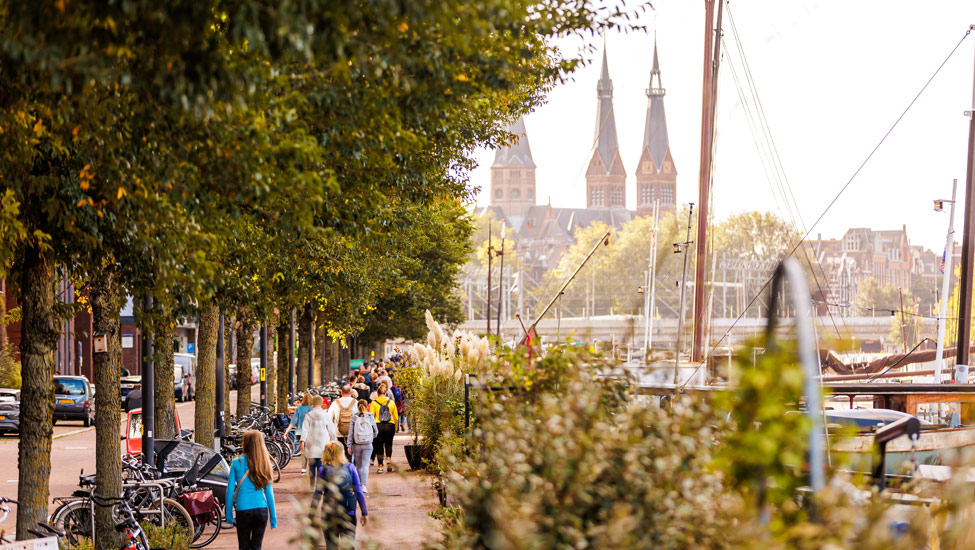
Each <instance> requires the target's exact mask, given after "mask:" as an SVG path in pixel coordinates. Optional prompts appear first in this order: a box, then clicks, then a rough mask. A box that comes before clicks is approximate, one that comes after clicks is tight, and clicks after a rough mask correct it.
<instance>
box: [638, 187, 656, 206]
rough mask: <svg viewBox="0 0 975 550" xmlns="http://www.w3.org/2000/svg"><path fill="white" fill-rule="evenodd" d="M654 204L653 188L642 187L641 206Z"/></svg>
mask: <svg viewBox="0 0 975 550" xmlns="http://www.w3.org/2000/svg"><path fill="white" fill-rule="evenodd" d="M651 203H653V186H652V185H644V186H642V187H640V204H651Z"/></svg>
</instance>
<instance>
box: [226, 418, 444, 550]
mask: <svg viewBox="0 0 975 550" xmlns="http://www.w3.org/2000/svg"><path fill="white" fill-rule="evenodd" d="M409 441H410V438H409V436H407V435H397V436H396V439H395V441H394V445H393V463H394V464H395V465H396V466H397V469H396V471H395V472H393V473H384V474H377V473H376V468H375V466H373V467H372V468H371V472H370V474H369V483H368V488H369V494H368V495H367V497H366V505H367V506H368V507H369V522H368V524H367V525H366V527H364V528H363V527H359V532H358V533H357V537H356V538H357V540H359V541H367V542H365V543H364V544H363V546H364V547H365V546H366V545H367V544H368V545H373V546H370V547H372V548H375V547H379V548H389V549H391V550H392V549H395V550H420V549H422V548H424V547H425V544H426V543H428V542H430V541H431V540H432V539H431V537H434V536H436V534H437V533H438V532H439V523H438V522H437V520H435V519H433V518H431V517H430V515H429V512H432V511H433V510H435V509H436V506H437V502H436V494H435V492H434V490H433V488H432V486H431V485H430V477H429V476H426V475H424V474H419V473H416V472H411V471H409V466H408V465H407V463H406V456H405V455H404V454H403V445H404V444H406V443H409ZM274 497H275V499H274V500H275V505H276V507H277V514H278V528H277V529H273V530H268V531H267V533H266V534H265V536H264V548H267V549H269V550H271V549H277V548H290V547H292V545H291V544H290V543H291V541H292V540H294V539H295V538H297V536H298V534H299V533H300V531H301V525H300V514H301V512H300V511H299V510H300V509H302V508H303V506H304V505H306V504H307V500H308V497H309V491H308V480H307V477H306V476H302V475H301V460H300V459H295V460H292V461H291V464H289V465H288V467H287V468H285V470H284V472H282V475H281V481H280V482H279V483H276V484H275V485H274ZM207 548H208V549H213V550H235V549H236V548H237V533H236V531H235V530H233V529H227V530H224V531H221V532H220V536H219V537H217V540H215V541H214V542H213V543H212V544H211V545H210V546H208V547H207Z"/></svg>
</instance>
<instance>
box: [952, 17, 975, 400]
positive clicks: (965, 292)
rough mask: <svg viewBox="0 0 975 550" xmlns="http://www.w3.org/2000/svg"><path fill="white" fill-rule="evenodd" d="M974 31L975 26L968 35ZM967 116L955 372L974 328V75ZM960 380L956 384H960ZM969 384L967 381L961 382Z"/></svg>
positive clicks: (965, 357) (965, 361) (963, 360)
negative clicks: (966, 159) (966, 155)
mask: <svg viewBox="0 0 975 550" xmlns="http://www.w3.org/2000/svg"><path fill="white" fill-rule="evenodd" d="M971 30H975V25H972V26H971V27H969V31H971ZM965 114H966V115H967V116H968V172H967V174H966V177H965V211H964V215H965V228H964V231H963V232H962V241H961V242H962V244H961V279H960V280H959V281H958V297H959V300H958V338H957V340H956V341H957V342H958V348H957V355H956V357H957V360H956V361H955V372H956V373H957V372H958V371H959V370H964V369H958V367H960V366H965V367H966V368H967V367H968V365H969V363H968V359H969V347H970V343H971V326H972V275H973V268H975V265H973V261H975V250H973V247H975V219H973V217H975V75H973V82H972V109H971V110H969V111H966V112H965ZM958 382H959V380H955V383H958ZM960 382H961V383H968V380H967V379H966V380H961V381H960Z"/></svg>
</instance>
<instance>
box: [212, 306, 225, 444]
mask: <svg viewBox="0 0 975 550" xmlns="http://www.w3.org/2000/svg"><path fill="white" fill-rule="evenodd" d="M223 324H224V320H223V312H221V313H220V321H219V322H218V324H217V372H216V375H217V376H216V384H217V387H216V390H217V393H216V396H215V397H214V400H213V402H214V408H215V410H214V413H216V414H215V416H214V418H216V421H217V422H216V424H217V425H216V426H215V428H216V429H217V437H215V438H214V440H213V448H214V449H215V450H216V451H218V452H219V451H220V442H221V441H222V440H223V437H224V427H223V423H224V418H223V406H224V399H226V395H225V394H224V389H225V388H224V384H225V383H226V382H225V380H224V368H225V367H224V362H225V359H224V357H225V355H226V354H225V351H226V350H225V349H224V339H223V328H224V327H223Z"/></svg>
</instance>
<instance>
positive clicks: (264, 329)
mask: <svg viewBox="0 0 975 550" xmlns="http://www.w3.org/2000/svg"><path fill="white" fill-rule="evenodd" d="M237 368H240V366H238V367H237ZM238 399H239V397H238ZM261 406H262V407H267V320H266V319H265V320H262V321H261Z"/></svg>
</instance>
